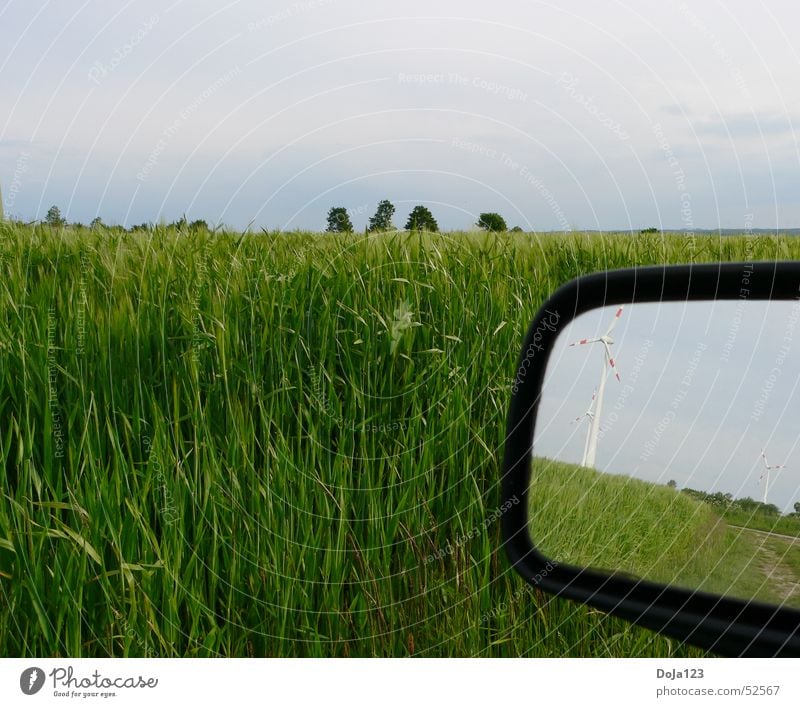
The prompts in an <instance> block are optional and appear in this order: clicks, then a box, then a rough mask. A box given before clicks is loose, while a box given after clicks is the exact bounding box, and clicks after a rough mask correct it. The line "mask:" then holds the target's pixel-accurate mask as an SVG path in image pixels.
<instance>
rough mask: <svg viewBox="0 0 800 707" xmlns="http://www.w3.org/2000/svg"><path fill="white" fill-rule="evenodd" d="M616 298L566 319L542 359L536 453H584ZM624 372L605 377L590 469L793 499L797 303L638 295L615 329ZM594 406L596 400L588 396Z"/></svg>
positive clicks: (788, 506)
mask: <svg viewBox="0 0 800 707" xmlns="http://www.w3.org/2000/svg"><path fill="white" fill-rule="evenodd" d="M616 309H617V307H616V306H611V307H603V308H601V309H597V310H593V311H592V312H589V313H587V314H585V315H582V316H581V317H578V318H577V319H575V320H574V321H573V322H571V323H570V324H569V325H568V326H567V327H566V328H565V330H564V332H563V333H562V334H561V335H560V336H559V338H558V340H557V342H556V345H555V347H554V349H553V354H552V356H551V358H550V360H549V362H548V368H547V372H546V377H545V384H544V388H543V396H542V403H541V406H540V411H539V415H538V416H537V424H536V433H535V439H534V453H535V454H536V455H537V456H546V457H549V458H553V459H560V460H563V461H568V462H572V463H580V462H581V459H582V456H583V448H584V443H585V440H586V433H587V430H588V419H583V420H581V422H580V423H578V424H576V423H575V422H574V420H575V418H577V417H579V416H581V415H582V414H583V413H584V412H585V411H586V410H587V409H588V408H589V406H590V405H593V404H592V394H593V392H594V391H595V390H596V389H597V388H598V386H599V383H600V378H601V375H602V366H603V356H602V349H601V348H600V345H599V344H597V345H584V346H576V347H571V346H569V344H570V343H571V342H573V341H576V340H580V339H583V338H590V339H591V338H596V337H598V336H601V335H602V334H604V333H605V331H606V330H607V329H608V326H609V324H610V323H611V321H612V319H613V317H614V313H615V311H616ZM612 337H613V339H614V344H613V346H612V353H613V355H614V357H615V359H616V364H617V367H618V370H619V373H620V381H619V382H617V380H615V378H614V377H613V376H609V377H608V378H607V383H606V388H605V395H604V401H603V407H602V411H601V417H600V425H601V435H600V439H599V440H598V445H597V460H596V468H598V469H600V470H603V471H607V472H610V473H615V474H624V475H629V476H633V477H635V478H640V479H646V480H648V481H655V482H657V483H660V484H666V483H667V482H668V481H669V480H670V479H672V480H674V481H675V482H676V483H677V485H678V487H679V488H684V487H690V488H694V489H699V490H702V491H710V492H716V491H722V492H723V493H731V494H733V496H734V497H736V498H742V497H745V496H750V497H751V498H755V499H757V500H759V501H761V500H763V496H764V482H765V480H764V479H763V478H760V477H761V476H762V475H763V473H764V463H763V460H762V459H761V456H760V455H761V450H762V449H765V451H766V454H767V459H768V461H769V463H770V465H779V464H780V465H785V467H786V468H785V469H784V470H781V471H778V472H772V473H771V476H770V487H769V496H768V502H770V503H774V504H775V505H777V506H778V507H779V508H780V509H781V510H782V511H792V510H793V504H794V503H795V502H798V501H800V442H798V435H797V425H798V418H797V410H798V407H800V357H798V356H797V349H798V342H799V341H800V301H776V302H761V301H754V300H749V301H745V300H738V301H718V302H688V303H686V302H681V303H675V302H665V303H655V304H633V305H628V306H626V307H625V308H624V309H623V313H622V315H621V317H620V319H619V323H618V325H617V327H616V328H615V330H614V331H613V332H612ZM593 407H594V406H593Z"/></svg>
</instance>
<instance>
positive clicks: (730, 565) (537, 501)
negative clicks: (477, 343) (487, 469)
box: [502, 262, 800, 656]
mask: <svg viewBox="0 0 800 707" xmlns="http://www.w3.org/2000/svg"><path fill="white" fill-rule="evenodd" d="M798 349H800V263H794V262H757V263H726V264H702V265H686V266H671V267H645V268H636V269H628V270H617V271H610V272H603V273H596V274H592V275H588V276H585V277H581V278H579V279H577V280H574V281H572V282H570V283H568V284H566V285H564V286H563V287H561V288H560V289H559V290H558V291H556V292H555V293H554V294H553V295H552V296H551V297H550V299H549V300H548V301H547V302H545V304H544V305H543V306H542V308H541V309H540V310H539V312H538V314H537V315H536V317H535V318H534V320H533V322H532V323H531V325H530V328H529V329H528V333H527V335H526V337H525V341H524V343H523V347H522V352H521V354H520V357H519V360H518V363H517V369H516V371H515V375H514V377H513V383H512V398H511V404H510V409H509V414H508V427H507V434H506V447H505V457H504V463H503V472H502V473H503V477H502V494H503V503H504V506H503V507H507V508H508V509H509V510H508V511H507V512H506V513H505V514H504V515H503V518H502V538H503V545H504V548H505V550H506V553H507V555H508V557H509V559H510V561H511V563H512V565H513V566H514V568H515V569H516V570H517V571H518V572H519V573H520V574H521V575H522V577H523V578H524V579H525V580H526V581H527V582H529V583H530V584H533V585H535V586H537V587H538V588H540V589H541V590H543V591H545V592H548V593H552V594H556V595H558V596H560V597H563V598H567V599H571V600H573V601H577V602H580V603H583V604H587V605H589V606H592V607H595V608H597V609H600V610H602V611H605V612H608V613H610V614H613V615H615V616H618V617H621V618H623V619H626V620H628V621H631V622H633V623H636V624H638V625H641V626H644V627H647V628H650V629H652V630H654V631H657V632H659V633H663V634H665V635H668V636H671V637H673V638H675V639H678V640H680V641H682V642H685V643H687V644H690V645H695V646H698V647H701V648H705V649H707V650H710V651H713V652H714V653H717V654H719V655H726V656H800V503H797V501H798V499H800V483H798V480H800V445H798V433H797V426H796V420H797V410H798V407H800V350H798ZM793 458H794V459H796V462H797V463H793V461H792V460H793ZM795 495H797V498H795ZM792 509H794V510H792Z"/></svg>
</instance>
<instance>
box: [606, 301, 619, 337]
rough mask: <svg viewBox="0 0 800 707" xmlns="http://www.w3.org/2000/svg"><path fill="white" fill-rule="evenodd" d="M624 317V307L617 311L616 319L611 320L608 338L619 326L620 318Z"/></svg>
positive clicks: (607, 333)
mask: <svg viewBox="0 0 800 707" xmlns="http://www.w3.org/2000/svg"><path fill="white" fill-rule="evenodd" d="M621 316H622V307H619V308H618V309H617V313H616V314H615V315H614V318H613V319H612V320H611V324H610V325H609V327H608V331H607V332H606V336H608V335H609V334H610V333H611V332H612V331H613V330H614V327H615V326H616V325H617V322H618V321H619V318H620V317H621Z"/></svg>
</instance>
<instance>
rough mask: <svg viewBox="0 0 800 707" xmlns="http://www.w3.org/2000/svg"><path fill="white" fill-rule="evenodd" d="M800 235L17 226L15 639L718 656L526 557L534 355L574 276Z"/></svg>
mask: <svg viewBox="0 0 800 707" xmlns="http://www.w3.org/2000/svg"><path fill="white" fill-rule="evenodd" d="M775 258H780V259H784V258H800V240H797V239H793V238H788V237H761V236H759V237H746V236H742V237H725V238H719V237H716V236H713V237H712V236H704V237H700V236H698V237H696V238H695V237H687V236H680V235H673V236H670V235H666V236H662V235H661V234H647V235H638V236H632V235H623V234H608V235H600V234H569V235H563V236H562V235H531V234H509V235H486V234H480V235H478V234H468V233H451V234H435V235H434V234H408V233H393V234H376V235H370V236H369V237H366V236H363V235H351V236H341V235H321V234H313V233H283V234H279V233H259V234H245V235H243V234H238V233H208V232H206V231H201V232H183V231H179V230H176V229H174V228H166V227H164V228H161V227H156V228H155V229H153V230H151V231H141V232H136V233H125V232H121V231H120V230H119V229H116V230H115V229H108V230H100V231H99V232H92V231H87V230H82V231H75V230H72V229H61V230H59V229H55V230H51V229H50V228H45V227H31V226H22V225H15V224H9V223H3V224H0V268H2V270H1V271H0V272H1V273H2V277H0V464H2V468H3V471H4V473H3V474H2V476H0V655H4V656H243V657H245V656H407V655H415V656H668V655H699V652H697V651H694V650H692V649H687V648H685V647H682V646H680V645H676V643H675V642H673V641H670V640H667V639H665V638H662V637H659V636H656V635H654V634H652V633H650V632H648V631H646V630H642V629H638V628H636V627H631V626H628V625H627V624H626V623H624V622H621V621H618V620H615V619H609V618H608V617H606V616H603V615H601V614H600V613H598V612H596V611H594V610H590V609H587V608H585V607H581V606H577V605H574V604H572V603H569V602H566V601H561V600H558V599H553V598H550V597H547V596H545V595H543V594H541V593H540V592H538V591H536V590H534V589H533V588H528V587H527V586H526V585H524V584H523V582H522V581H521V580H520V579H519V578H518V577H517V575H516V574H515V573H514V572H513V571H511V570H510V569H509V567H508V565H507V563H506V560H505V557H504V555H503V552H502V551H501V550H500V549H499V523H498V522H497V521H496V517H497V509H498V507H499V505H500V499H499V487H498V480H499V467H500V463H501V459H502V452H503V439H504V426H505V415H506V407H507V405H508V402H509V396H510V388H511V380H512V377H513V374H514V370H515V361H516V357H517V355H518V352H519V348H520V346H521V342H522V337H523V333H524V331H525V328H526V326H527V324H528V322H529V321H530V319H531V318H532V317H533V315H534V313H535V312H536V310H537V308H538V307H539V305H540V304H541V303H542V301H543V300H544V299H545V298H546V296H547V295H548V294H549V293H550V292H551V291H552V290H553V289H554V288H555V287H557V286H558V285H560V284H562V283H563V282H565V281H566V280H569V279H571V278H573V277H575V276H577V275H580V274H583V273H588V272H591V271H595V270H600V269H606V268H617V267H627V266H632V265H644V264H661V263H685V262H693V261H694V262H700V261H709V260H718V259H722V260H754V259H775ZM565 522H569V519H566V521H565ZM650 551H651V552H652V553H653V554H657V553H658V552H659V549H658V547H657V545H653V547H652V548H651V550H650ZM657 559H658V558H657V557H653V561H656V560H657Z"/></svg>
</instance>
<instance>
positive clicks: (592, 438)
mask: <svg viewBox="0 0 800 707" xmlns="http://www.w3.org/2000/svg"><path fill="white" fill-rule="evenodd" d="M621 315H622V307H620V308H619V309H617V313H616V314H615V315H614V318H613V319H612V320H611V325H610V326H609V327H608V330H607V331H606V333H605V334H603V336H601V337H599V338H598V339H581V340H580V341H576V342H574V343H572V344H570V346H584V345H586V344H602V345H603V371H602V374H601V376H600V385H599V386H598V388H597V403H596V406H595V410H594V415H593V416H592V425H591V427H590V428H589V436H588V438H587V440H586V453H585V454H584V459H583V466H588V467H590V468H592V467H594V460H595V457H596V456H597V435H598V433H599V431H600V412H601V411H602V409H603V393H604V392H605V389H606V378H607V377H608V371H609V369H613V370H614V375H615V376H616V378H617V380H619V379H620V378H619V372H618V371H617V364H616V362H615V361H614V357H613V356H612V355H611V348H610V347H611V346H612V345H613V344H614V339H612V338H611V332H612V331H613V330H614V327H615V326H616V325H617V322H618V321H619V318H620V316H621Z"/></svg>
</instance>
